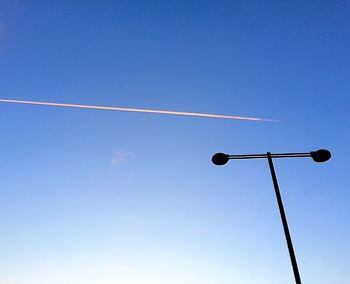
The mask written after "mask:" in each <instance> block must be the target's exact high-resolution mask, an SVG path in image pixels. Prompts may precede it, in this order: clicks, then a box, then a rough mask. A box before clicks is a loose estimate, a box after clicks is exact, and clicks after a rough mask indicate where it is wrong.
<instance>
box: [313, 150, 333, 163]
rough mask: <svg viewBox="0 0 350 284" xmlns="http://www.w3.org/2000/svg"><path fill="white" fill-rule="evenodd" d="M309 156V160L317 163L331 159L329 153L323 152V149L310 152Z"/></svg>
mask: <svg viewBox="0 0 350 284" xmlns="http://www.w3.org/2000/svg"><path fill="white" fill-rule="evenodd" d="M310 155H311V158H312V159H313V160H314V161H315V162H317V163H323V162H326V161H328V160H329V159H330V158H331V157H332V154H331V152H329V151H328V150H325V149H320V150H317V151H312V152H310Z"/></svg>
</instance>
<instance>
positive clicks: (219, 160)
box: [211, 153, 230, 166]
mask: <svg viewBox="0 0 350 284" xmlns="http://www.w3.org/2000/svg"><path fill="white" fill-rule="evenodd" d="M229 159H230V158H229V155H227V154H224V153H216V154H215V155H214V156H213V157H212V158H211V161H212V162H213V164H215V165H217V166H223V165H225V164H226V163H227V162H228V160H229Z"/></svg>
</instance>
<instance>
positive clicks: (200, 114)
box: [0, 99, 273, 121]
mask: <svg viewBox="0 0 350 284" xmlns="http://www.w3.org/2000/svg"><path fill="white" fill-rule="evenodd" d="M0 102H1V103H15V104H30V105H44V106H56V107H71V108H86V109H100V110H112V111H129V112H144V113H158V114H169V115H185V116H197V117H210V118H224V119H238V120H250V121H273V120H271V119H265V118H257V117H244V116H232V115H221V114H208V113H198V112H183V111H170V110H155V109H140V108H124V107H110V106H94V105H80V104H63V103H52V102H37V101H24V100H6V99H0Z"/></svg>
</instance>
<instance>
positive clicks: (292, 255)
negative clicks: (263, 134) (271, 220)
mask: <svg viewBox="0 0 350 284" xmlns="http://www.w3.org/2000/svg"><path fill="white" fill-rule="evenodd" d="M267 159H268V161H269V166H270V171H271V177H272V181H273V186H274V188H275V193H276V198H277V203H278V208H279V211H280V214H281V220H282V224H283V230H284V234H285V236H286V241H287V246H288V251H289V256H290V261H291V263H292V267H293V272H294V278H295V283H296V284H301V279H300V274H299V269H298V264H297V260H296V257H295V253H294V248H293V244H292V238H291V236H290V233H289V229H288V223H287V218H286V214H285V213H284V208H283V202H282V197H281V193H280V190H279V187H278V182H277V177H276V173H275V168H274V166H273V162H272V157H271V153H270V152H267Z"/></svg>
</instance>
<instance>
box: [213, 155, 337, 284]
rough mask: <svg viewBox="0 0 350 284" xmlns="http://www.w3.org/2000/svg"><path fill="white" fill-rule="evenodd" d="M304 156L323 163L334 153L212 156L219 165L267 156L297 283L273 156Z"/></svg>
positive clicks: (296, 266) (295, 267) (291, 247)
mask: <svg viewBox="0 0 350 284" xmlns="http://www.w3.org/2000/svg"><path fill="white" fill-rule="evenodd" d="M304 157H311V158H312V159H313V160H314V161H315V162H317V163H323V162H326V161H328V160H329V159H330V158H331V157H332V155H331V153H330V152H329V151H328V150H325V149H320V150H317V151H312V152H309V153H283V154H271V153H270V152H267V153H266V154H248V155H229V154H224V153H216V154H215V155H214V156H213V157H212V162H213V163H214V164H215V165H217V166H223V165H225V164H226V163H227V162H228V161H229V160H240V159H262V158H267V160H268V163H269V167H270V172H271V177H272V182H273V186H274V188H275V193H276V198H277V204H278V208H279V212H280V215H281V220H282V225H283V230H284V235H285V237H286V242H287V246H288V251H289V256H290V261H291V263H292V268H293V273H294V278H295V283H296V284H301V279H300V274H299V269H298V264H297V260H296V257H295V253H294V248H293V244H292V238H291V236H290V232H289V228H288V222H287V217H286V214H285V212H284V207H283V202H282V196H281V193H280V190H279V186H278V182H277V176H276V172H275V168H274V166H273V162H272V159H273V158H304Z"/></svg>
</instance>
